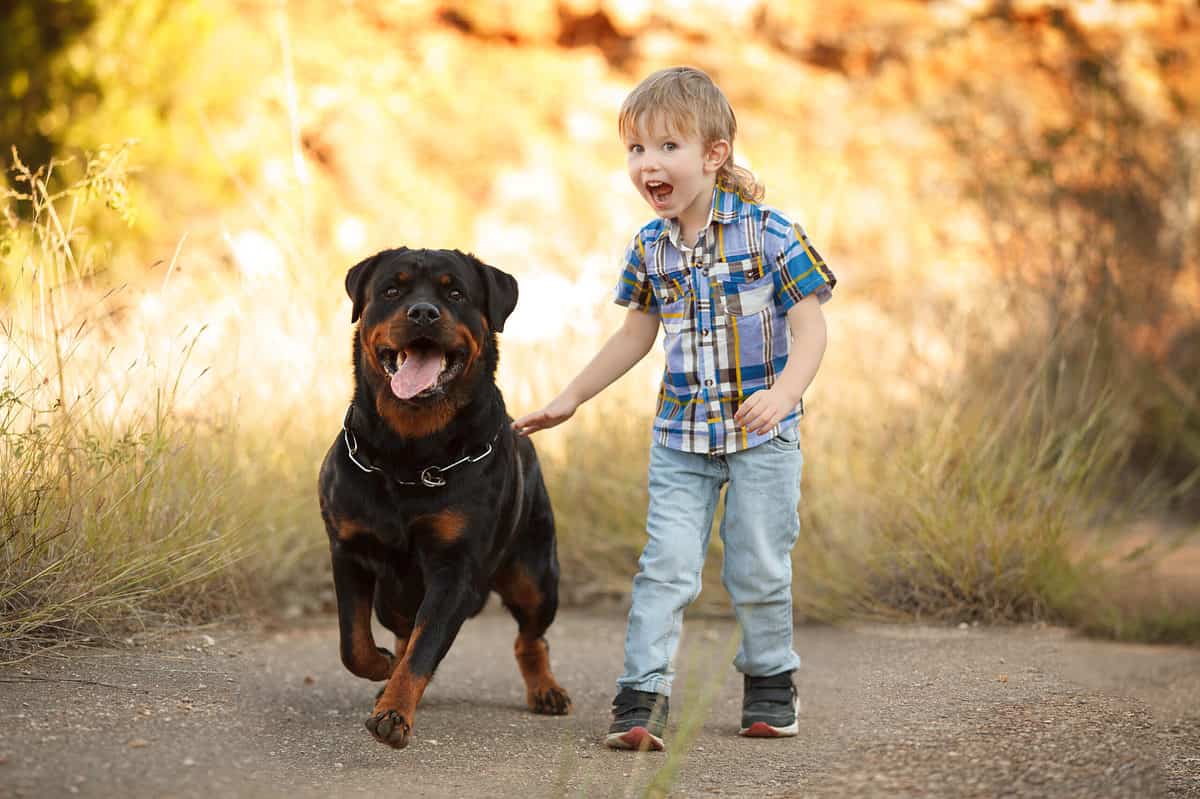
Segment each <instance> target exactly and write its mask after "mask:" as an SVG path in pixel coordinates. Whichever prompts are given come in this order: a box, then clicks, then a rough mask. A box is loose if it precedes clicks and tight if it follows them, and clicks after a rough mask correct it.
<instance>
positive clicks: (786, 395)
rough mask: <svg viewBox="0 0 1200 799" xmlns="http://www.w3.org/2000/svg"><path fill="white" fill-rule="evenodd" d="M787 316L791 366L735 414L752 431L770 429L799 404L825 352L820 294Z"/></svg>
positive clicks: (788, 363)
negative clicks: (790, 335) (789, 332)
mask: <svg viewBox="0 0 1200 799" xmlns="http://www.w3.org/2000/svg"><path fill="white" fill-rule="evenodd" d="M787 320H788V328H789V329H790V330H791V333H792V345H791V350H790V352H789V353H788V359H787V366H785V367H784V368H783V371H782V372H781V373H780V374H779V379H778V380H776V381H775V384H774V385H773V386H771V387H770V388H768V389H763V390H762V391H756V392H755V393H753V394H751V395H750V396H749V397H748V398H747V399H746V401H745V402H743V403H742V406H741V407H740V408H738V412H737V413H736V414H735V415H734V417H733V420H734V422H735V423H736V424H738V425H739V426H741V427H745V428H746V429H747V430H749V431H750V432H752V433H765V432H767V431H768V430H770V429H771V428H772V427H774V426H775V425H777V424H779V422H780V420H781V419H783V418H784V417H785V416H787V415H788V414H789V413H791V412H792V411H793V410H794V409H795V408H796V406H797V405H798V404H799V403H800V398H801V397H803V396H804V392H805V391H806V390H807V389H808V386H809V384H810V383H812V381H813V378H814V377H816V374H817V368H818V367H819V366H820V365H821V358H822V357H823V356H824V355H825V341H826V332H825V314H824V313H823V312H822V311H821V303H820V301H819V300H818V299H817V297H816V295H809V296H807V297H805V298H804V299H802V300H800V302H798V303H796V304H795V305H793V306H792V307H791V309H790V310H789V311H788V312H787Z"/></svg>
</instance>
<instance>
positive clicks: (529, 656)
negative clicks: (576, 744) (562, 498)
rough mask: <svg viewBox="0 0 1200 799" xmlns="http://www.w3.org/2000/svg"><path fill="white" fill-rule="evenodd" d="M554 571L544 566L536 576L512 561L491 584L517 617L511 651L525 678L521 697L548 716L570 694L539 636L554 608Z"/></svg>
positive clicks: (567, 704)
mask: <svg viewBox="0 0 1200 799" xmlns="http://www.w3.org/2000/svg"><path fill="white" fill-rule="evenodd" d="M551 557H552V558H553V549H551ZM557 572H558V569H557V568H547V569H544V570H543V572H542V574H541V575H540V578H539V577H535V576H534V574H533V570H531V569H530V568H529V567H528V566H527V565H526V564H525V563H522V562H521V561H513V562H512V563H510V564H509V565H508V566H507V567H505V568H504V569H502V570H501V571H500V572H499V573H498V574H497V575H496V578H495V580H494V581H493V584H492V585H493V587H494V588H495V590H496V592H497V593H498V594H500V598H501V600H502V601H503V602H504V606H505V607H506V608H508V610H509V612H510V613H512V615H513V618H515V619H516V620H517V640H516V642H515V643H514V644H513V654H514V655H516V658H517V667H518V668H519V669H520V670H521V677H522V678H524V680H525V701H526V703H527V704H528V705H529V709H530V710H532V711H533V712H534V713H544V714H546V715H551V716H561V715H563V714H565V713H569V712H570V710H571V697H570V696H569V695H568V694H567V692H566V690H565V689H564V688H563V687H562V686H561V685H559V684H558V681H557V680H555V679H554V675H553V674H552V673H551V671H550V645H549V644H547V643H546V639H545V638H543V637H542V636H543V635H544V634H545V632H546V630H547V628H549V626H550V623H551V622H553V621H554V615H555V613H556V612H557V610H558V574H557Z"/></svg>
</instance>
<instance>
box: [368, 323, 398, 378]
mask: <svg viewBox="0 0 1200 799" xmlns="http://www.w3.org/2000/svg"><path fill="white" fill-rule="evenodd" d="M385 336H387V329H386V328H385V327H384V326H383V325H377V326H376V327H373V328H370V329H369V330H365V331H363V350H365V351H366V354H367V362H368V363H369V364H370V365H371V371H373V372H374V373H375V374H377V375H380V376H382V377H384V379H385V380H386V379H387V372H385V371H384V368H383V364H381V363H380V362H379V353H378V350H379V345H380V343H381V342H380V339H382V338H384V337H385ZM382 343H383V344H384V345H385V348H386V349H393V348H391V347H387V346H386V345H387V343H388V342H386V341H384V342H382Z"/></svg>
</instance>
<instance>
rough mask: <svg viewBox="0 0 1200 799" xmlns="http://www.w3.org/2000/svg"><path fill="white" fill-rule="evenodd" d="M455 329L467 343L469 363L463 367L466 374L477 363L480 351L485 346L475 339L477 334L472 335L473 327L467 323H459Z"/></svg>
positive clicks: (460, 339) (461, 339)
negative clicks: (469, 326)
mask: <svg viewBox="0 0 1200 799" xmlns="http://www.w3.org/2000/svg"><path fill="white" fill-rule="evenodd" d="M454 331H455V332H456V333H458V338H459V341H461V342H462V343H464V344H466V345H467V365H466V366H464V367H463V373H464V374H466V373H467V372H470V371H471V367H472V366H474V365H475V361H476V360H477V359H478V358H479V353H480V352H482V351H483V348H482V347H481V346H480V345H479V342H478V341H476V340H475V336H473V335H471V329H470V328H468V327H467V326H466V325H464V324H461V323H459V324H457V325H455V326H454Z"/></svg>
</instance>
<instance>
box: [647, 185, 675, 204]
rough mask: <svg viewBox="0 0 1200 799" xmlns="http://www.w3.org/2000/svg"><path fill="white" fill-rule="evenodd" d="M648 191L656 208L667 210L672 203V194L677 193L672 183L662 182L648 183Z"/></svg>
mask: <svg viewBox="0 0 1200 799" xmlns="http://www.w3.org/2000/svg"><path fill="white" fill-rule="evenodd" d="M646 191H647V192H648V193H649V194H650V200H651V202H653V203H654V207H655V208H666V207H667V205H668V204H669V203H670V202H671V193H672V192H673V191H675V187H674V186H672V185H671V184H670V183H663V182H662V181H661V180H648V181H646Z"/></svg>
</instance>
